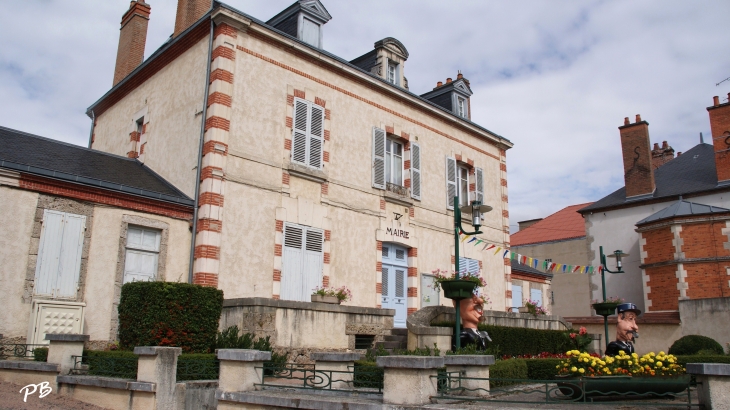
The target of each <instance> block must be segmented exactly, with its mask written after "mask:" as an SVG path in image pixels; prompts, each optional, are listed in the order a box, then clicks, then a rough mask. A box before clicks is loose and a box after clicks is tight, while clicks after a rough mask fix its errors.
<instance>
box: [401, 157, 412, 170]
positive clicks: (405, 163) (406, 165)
mask: <svg viewBox="0 0 730 410" xmlns="http://www.w3.org/2000/svg"><path fill="white" fill-rule="evenodd" d="M403 169H404V170H405V169H411V160H410V159H407V160H405V161H403Z"/></svg>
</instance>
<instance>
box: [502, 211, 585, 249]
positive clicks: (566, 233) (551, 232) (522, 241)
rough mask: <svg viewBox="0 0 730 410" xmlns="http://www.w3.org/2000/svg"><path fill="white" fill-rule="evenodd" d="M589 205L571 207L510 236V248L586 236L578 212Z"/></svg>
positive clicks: (583, 224) (581, 218) (581, 217)
mask: <svg viewBox="0 0 730 410" xmlns="http://www.w3.org/2000/svg"><path fill="white" fill-rule="evenodd" d="M586 205H590V202H589V203H585V204H578V205H571V206H568V207H565V208H563V209H561V210H559V211H558V212H555V213H554V214H552V215H550V216H548V217H547V218H545V219H543V220H541V221H540V222H536V223H535V224H533V225H530V226H529V227H527V228H525V229H523V230H521V231H519V232H517V233H515V234H513V235H510V245H511V246H523V245H532V244H537V243H543V242H554V241H564V240H568V239H576V238H582V237H584V236H586V226H585V222H584V221H583V216H582V215H581V214H579V213H578V210H579V209H581V208H584V207H585V206H586Z"/></svg>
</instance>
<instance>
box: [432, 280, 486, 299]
mask: <svg viewBox="0 0 730 410" xmlns="http://www.w3.org/2000/svg"><path fill="white" fill-rule="evenodd" d="M440 286H441V289H443V290H444V296H445V297H446V298H448V299H457V300H458V299H468V298H470V297H472V295H473V294H474V288H476V287H477V284H476V283H475V282H472V281H470V280H461V279H454V280H445V281H443V282H441V284H440Z"/></svg>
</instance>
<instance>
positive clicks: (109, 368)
mask: <svg viewBox="0 0 730 410" xmlns="http://www.w3.org/2000/svg"><path fill="white" fill-rule="evenodd" d="M71 358H72V359H73V361H74V367H73V369H71V374H77V375H89V376H106V377H116V378H121V379H136V378H137V360H138V359H137V357H104V356H71Z"/></svg>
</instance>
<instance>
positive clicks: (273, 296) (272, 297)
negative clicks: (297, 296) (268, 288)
mask: <svg viewBox="0 0 730 410" xmlns="http://www.w3.org/2000/svg"><path fill="white" fill-rule="evenodd" d="M271 299H274V300H279V295H271Z"/></svg>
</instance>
